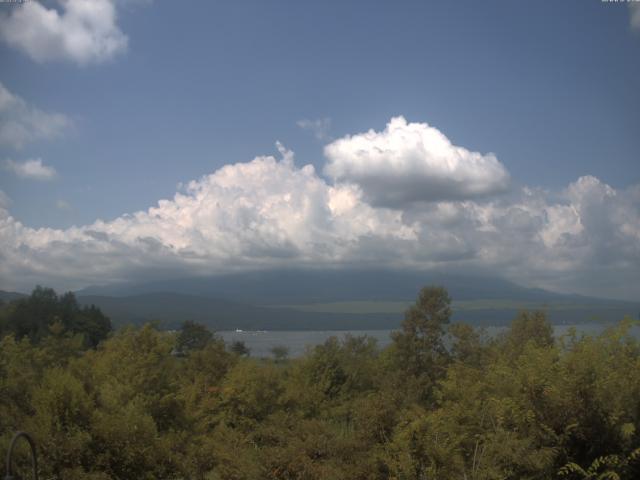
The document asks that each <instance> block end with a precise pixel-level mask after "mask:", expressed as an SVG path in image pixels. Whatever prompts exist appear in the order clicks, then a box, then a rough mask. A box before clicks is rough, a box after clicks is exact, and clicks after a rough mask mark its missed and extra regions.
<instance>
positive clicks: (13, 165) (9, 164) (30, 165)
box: [4, 158, 56, 180]
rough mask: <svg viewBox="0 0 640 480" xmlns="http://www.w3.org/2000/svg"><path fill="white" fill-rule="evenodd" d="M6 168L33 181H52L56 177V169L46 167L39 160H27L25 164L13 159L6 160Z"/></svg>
mask: <svg viewBox="0 0 640 480" xmlns="http://www.w3.org/2000/svg"><path fill="white" fill-rule="evenodd" d="M4 168H5V169H6V170H9V171H11V172H13V173H14V174H16V175H17V176H19V177H21V178H28V179H32V180H51V179H53V178H54V177H55V176H56V170H55V168H53V167H50V166H48V165H45V164H44V163H42V160H41V159H39V158H36V159H32V160H25V161H24V162H16V161H15V160H11V159H9V160H5V162H4Z"/></svg>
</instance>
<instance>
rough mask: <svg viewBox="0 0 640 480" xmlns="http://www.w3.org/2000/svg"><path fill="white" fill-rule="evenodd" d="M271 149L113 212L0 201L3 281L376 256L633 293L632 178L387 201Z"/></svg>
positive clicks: (637, 210) (22, 283) (367, 262)
mask: <svg viewBox="0 0 640 480" xmlns="http://www.w3.org/2000/svg"><path fill="white" fill-rule="evenodd" d="M279 149H280V152H281V158H280V159H277V158H275V157H272V156H262V157H257V158H255V159H254V160H252V161H250V162H246V163H237V164H233V165H226V166H224V167H222V168H220V169H219V170H217V171H215V172H213V173H212V174H210V175H206V176H204V177H202V178H200V179H197V180H193V181H191V182H189V183H188V184H187V185H186V186H185V187H183V188H181V189H180V191H179V192H178V193H176V194H175V195H174V196H173V198H171V199H166V200H161V201H159V202H158V204H157V205H156V206H154V207H152V208H149V209H148V210H145V211H139V212H135V213H132V214H130V215H129V214H128V215H123V216H121V217H118V218H116V219H115V220H111V221H102V220H98V221H95V222H94V223H92V224H89V225H84V226H80V227H72V228H68V229H51V228H41V229H34V228H29V227H27V226H25V225H23V224H22V223H21V222H19V221H18V220H16V219H15V218H13V217H12V216H11V214H10V213H9V211H8V205H6V204H5V205H0V288H3V289H17V290H29V289H30V288H32V287H33V285H35V284H37V283H40V284H46V285H52V286H55V287H57V288H80V287H83V286H86V285H90V284H106V283H110V282H116V281H122V280H131V281H136V280H149V279H151V278H158V277H160V276H166V277H170V276H173V277H179V276H184V275H198V274H218V273H224V272H232V271H239V270H260V269H269V268H281V267H298V268H307V267H308V268H350V267H367V266H373V267H376V268H384V267H394V268H409V269H421V270H429V269H436V270H439V271H451V272H459V273H465V272H480V273H481V272H489V273H490V274H491V275H496V274H497V275H502V276H504V277H506V278H508V279H510V280H513V281H516V282H519V283H521V284H525V285H532V286H539V287H543V288H549V289H553V290H560V291H573V292H578V293H583V294H592V295H593V294H597V295H599V296H616V297H626V298H638V296H640V185H636V186H631V187H628V188H624V189H615V188H613V187H611V186H610V185H607V184H605V183H603V182H602V181H600V180H599V179H597V178H595V177H591V176H584V177H580V178H578V179H577V180H576V181H574V182H572V183H571V184H569V185H567V187H566V188H565V189H563V190H561V191H556V192H549V191H546V190H542V189H539V188H531V187H525V188H522V189H520V190H512V191H511V192H510V193H509V194H507V195H502V196H497V197H489V198H480V199H479V198H473V199H464V200H437V201H431V202H427V203H421V204H419V205H411V208H407V209H404V210H403V209H400V208H393V209H391V208H387V207H382V206H376V205H373V204H371V203H370V202H369V201H367V199H366V198H365V196H364V194H363V189H362V188H361V187H360V186H358V185H354V184H352V183H345V182H338V183H332V182H329V181H327V180H325V179H324V178H323V177H321V176H320V175H318V173H317V172H316V171H315V169H314V167H313V166H311V165H305V166H298V165H296V163H295V161H294V156H293V153H292V152H290V151H287V150H286V149H284V148H283V147H282V146H279ZM418 207H419V208H418Z"/></svg>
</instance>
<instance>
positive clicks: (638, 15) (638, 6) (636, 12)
mask: <svg viewBox="0 0 640 480" xmlns="http://www.w3.org/2000/svg"><path fill="white" fill-rule="evenodd" d="M629 15H630V18H629V20H630V22H631V28H633V29H635V30H640V2H631V3H629Z"/></svg>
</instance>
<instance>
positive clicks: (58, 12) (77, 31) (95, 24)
mask: <svg viewBox="0 0 640 480" xmlns="http://www.w3.org/2000/svg"><path fill="white" fill-rule="evenodd" d="M58 4H59V9H56V8H53V7H52V8H47V7H45V6H44V5H43V4H42V3H40V2H37V1H30V2H25V3H23V4H22V5H19V6H15V8H12V9H11V11H10V13H8V14H6V15H4V16H0V35H1V37H2V38H3V39H4V41H5V42H6V43H8V44H9V45H11V46H13V47H15V48H17V49H19V50H22V51H24V52H25V53H26V54H27V55H29V56H30V57H31V58H32V59H34V60H35V61H37V62H46V61H51V60H65V61H72V62H75V63H78V64H81V65H84V64H89V63H100V62H104V61H107V60H109V59H111V58H113V57H114V56H115V55H117V54H119V53H122V52H124V51H126V49H127V43H128V39H127V36H126V35H125V34H124V33H122V31H121V30H120V29H119V28H118V25H117V23H116V20H117V16H116V7H115V4H114V2H113V1H112V0H59V1H58Z"/></svg>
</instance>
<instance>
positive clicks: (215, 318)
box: [0, 270, 640, 330]
mask: <svg viewBox="0 0 640 480" xmlns="http://www.w3.org/2000/svg"><path fill="white" fill-rule="evenodd" d="M430 284H437V285H443V286H445V287H446V288H447V289H448V290H449V293H450V295H451V297H452V298H453V301H454V304H453V311H454V315H453V320H454V321H465V322H468V323H472V324H476V325H504V324H507V323H509V322H510V321H511V319H513V318H514V316H515V315H516V314H517V313H518V311H520V310H523V309H528V310H533V309H539V310H544V311H546V312H547V315H548V318H549V320H550V321H551V322H553V323H559V324H573V323H585V322H614V321H618V320H620V319H622V318H623V317H624V316H625V315H631V316H633V317H634V318H637V317H638V313H639V312H640V302H623V301H618V300H605V299H597V298H590V297H584V296H579V295H564V294H560V293H554V292H549V291H545V290H541V289H532V288H525V287H522V286H519V285H516V284H514V283H511V282H509V281H506V280H502V279H498V278H487V277H474V276H462V275H452V274H442V273H418V272H398V271H388V270H387V271H385V270H368V271H363V270H351V271H293V270H288V271H270V272H258V273H245V274H235V275H225V276H218V277H207V278H184V279H179V280H159V281H156V282H147V283H127V284H120V285H111V286H107V287H89V288H86V289H84V290H81V291H78V292H76V295H77V296H78V300H79V302H80V303H82V304H95V305H97V306H98V307H100V309H101V310H102V311H103V312H104V313H105V314H106V315H108V316H109V317H110V318H111V319H112V321H113V322H114V324H115V325H122V324H128V323H134V324H140V323H144V322H148V321H152V320H157V321H159V322H160V323H161V324H162V325H163V326H165V327H167V328H175V327H177V326H179V325H180V324H181V323H182V322H183V321H185V320H193V321H197V322H201V323H205V324H207V325H209V326H210V327H211V328H213V329H215V330H234V329H236V328H240V329H243V330H249V329H252V330H348V329H365V330H366V329H390V328H397V327H398V326H399V325H400V322H401V320H402V318H403V312H404V311H405V309H406V308H407V306H408V305H409V304H411V303H412V302H413V301H415V298H416V296H417V294H418V292H419V291H420V289H421V288H422V287H423V286H425V285H430ZM2 295H4V296H2ZM20 295H21V294H16V293H9V292H2V293H1V294H0V298H8V299H14V298H19V296H20Z"/></svg>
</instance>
